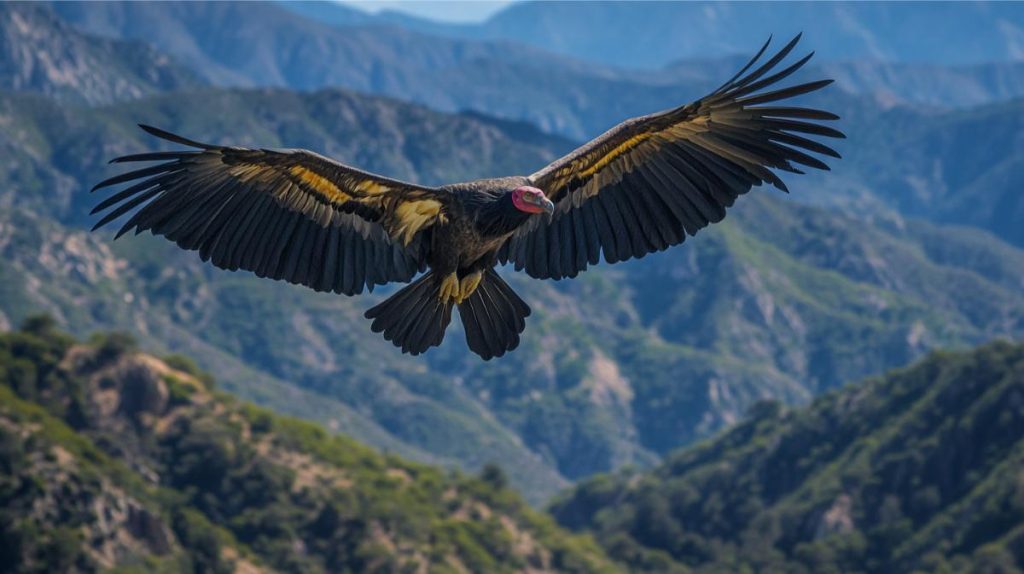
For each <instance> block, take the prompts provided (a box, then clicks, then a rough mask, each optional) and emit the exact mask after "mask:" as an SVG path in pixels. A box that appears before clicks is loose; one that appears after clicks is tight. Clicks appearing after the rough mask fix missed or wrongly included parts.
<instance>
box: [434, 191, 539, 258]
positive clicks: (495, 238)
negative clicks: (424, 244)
mask: <svg viewBox="0 0 1024 574" xmlns="http://www.w3.org/2000/svg"><path fill="white" fill-rule="evenodd" d="M529 185H530V182H529V180H528V179H527V178H525V177H502V178H496V179H482V180H477V181H470V182H464V183H456V184H451V185H446V186H442V187H441V188H440V189H441V190H443V191H445V192H448V193H450V194H451V196H452V201H451V207H450V208H449V210H448V211H447V213H446V215H445V220H446V221H444V222H440V223H439V224H435V225H434V228H433V230H432V232H431V235H432V237H431V240H432V241H431V250H430V254H429V255H428V258H427V264H428V265H429V266H430V268H431V269H434V270H435V271H440V272H442V273H444V274H448V273H451V272H458V273H459V274H465V273H470V272H473V271H481V270H483V269H484V268H485V267H493V266H494V265H495V263H496V262H497V251H498V249H499V248H500V247H501V245H502V244H503V243H504V242H505V241H506V240H508V238H509V237H510V236H511V235H512V233H513V232H515V230H516V229H518V228H519V226H520V225H522V224H523V223H526V220H527V219H529V217H530V214H529V213H526V212H523V211H519V210H518V209H516V208H515V206H514V205H513V204H512V199H511V198H512V192H513V191H514V190H515V189H517V188H519V187H528V186H529Z"/></svg>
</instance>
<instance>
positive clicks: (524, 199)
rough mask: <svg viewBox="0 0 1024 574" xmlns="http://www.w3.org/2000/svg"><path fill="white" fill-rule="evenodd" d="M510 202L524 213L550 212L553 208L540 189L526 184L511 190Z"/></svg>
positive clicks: (553, 205)
mask: <svg viewBox="0 0 1024 574" xmlns="http://www.w3.org/2000/svg"><path fill="white" fill-rule="evenodd" d="M512 204H513V205H515V206H516V209H518V210H519V211H524V212H526V213H551V212H552V211H554V208H555V204H553V203H551V201H549V200H548V198H547V196H545V195H544V192H543V191H542V190H540V189H537V188H536V187H530V186H528V185H524V186H522V187H517V188H515V189H514V190H512Z"/></svg>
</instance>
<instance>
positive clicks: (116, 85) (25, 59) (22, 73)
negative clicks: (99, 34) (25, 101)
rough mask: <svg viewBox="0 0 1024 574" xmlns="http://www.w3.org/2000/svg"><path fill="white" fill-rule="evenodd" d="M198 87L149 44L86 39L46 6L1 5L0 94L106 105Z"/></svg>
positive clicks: (193, 77)
mask: <svg viewBox="0 0 1024 574" xmlns="http://www.w3.org/2000/svg"><path fill="white" fill-rule="evenodd" d="M201 83H202V82H200V80H199V79H198V76H196V75H195V74H194V73H192V72H190V71H188V70H186V69H185V68H182V67H180V66H178V65H177V64H176V63H175V62H174V61H173V60H171V58H169V57H167V56H164V55H162V54H159V53H158V52H157V51H156V50H154V49H153V48H152V47H150V46H148V45H147V44H144V43H141V42H132V41H121V40H108V39H100V38H94V37H90V36H87V35H85V34H83V33H81V32H79V31H78V30H77V29H75V28H73V27H72V26H70V25H68V24H65V23H64V22H63V21H61V20H60V19H59V18H57V16H55V15H54V14H53V13H52V12H51V11H50V10H49V9H48V8H47V7H46V6H45V5H44V4H41V3H38V4H37V3H23V2H5V3H3V4H2V5H0V90H10V91H18V92H37V93H42V94H46V95H47V96H50V97H53V98H55V99H58V100H61V101H64V102H68V103H75V104H106V103H110V102H114V101H118V100H127V99H134V98H139V97H142V96H144V95H147V94H153V93H156V92H160V91H165V90H175V89H182V88H189V87H196V86H199V85H201Z"/></svg>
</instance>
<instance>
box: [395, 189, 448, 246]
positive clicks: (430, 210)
mask: <svg viewBox="0 0 1024 574" xmlns="http://www.w3.org/2000/svg"><path fill="white" fill-rule="evenodd" d="M440 213H441V202H439V201H437V200H436V199H421V200H418V201H407V202H403V203H399V204H398V206H397V207H396V208H395V220H396V224H395V226H394V233H392V235H393V236H396V237H398V238H400V239H401V240H402V243H403V244H405V245H408V244H409V242H410V241H412V238H413V236H414V235H416V233H417V232H418V231H419V230H420V229H423V228H424V227H425V226H427V225H429V224H431V223H433V221H434V220H435V219H438V218H439V214H440Z"/></svg>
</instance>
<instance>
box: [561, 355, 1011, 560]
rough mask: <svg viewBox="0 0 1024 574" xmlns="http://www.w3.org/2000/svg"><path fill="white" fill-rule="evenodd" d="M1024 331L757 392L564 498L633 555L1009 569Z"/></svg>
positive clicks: (572, 513) (576, 520)
mask: <svg viewBox="0 0 1024 574" xmlns="http://www.w3.org/2000/svg"><path fill="white" fill-rule="evenodd" d="M1022 469H1024V346H1022V345H1020V344H1010V343H1005V342H1000V343H993V344H990V345H986V346H984V347H981V348H979V349H977V350H975V351H971V352H963V353H948V352H947V353H936V354H933V355H931V356H929V357H928V358H927V359H925V360H923V361H921V362H919V363H917V364H915V365H914V366H912V367H909V368H906V369H901V370H898V371H893V372H890V373H889V374H887V375H885V376H883V377H877V378H874V379H870V380H868V381H865V382H863V383H860V384H856V385H851V386H849V387H847V388H844V389H843V390H840V391H836V392H832V393H829V394H826V395H825V396H823V397H821V398H819V399H818V400H816V401H815V402H814V403H813V404H812V405H811V406H810V407H807V408H801V409H790V408H786V407H784V406H782V405H780V404H778V403H775V402H765V403H761V404H759V405H758V406H756V407H755V408H754V409H753V410H752V411H751V415H750V417H749V418H748V419H747V420H746V421H745V422H743V423H742V424H740V425H737V426H736V427H734V428H733V429H731V430H730V431H729V432H726V433H724V434H722V435H720V436H718V437H716V438H715V439H713V440H710V441H706V442H703V443H701V444H699V445H697V446H694V447H691V448H688V449H684V450H681V451H679V452H676V453H674V454H672V455H670V456H668V457H667V458H666V459H665V461H664V462H663V463H662V464H660V465H659V466H658V467H657V468H655V469H654V470H653V471H651V472H649V473H628V472H627V473H620V474H618V475H614V476H607V475H606V476H601V477H597V478H593V479H590V480H587V481H585V482H584V483H583V484H581V485H580V486H578V487H577V488H576V489H574V490H573V491H572V492H571V493H569V494H567V495H566V496H564V497H563V498H562V499H560V500H559V501H557V502H556V503H555V504H554V506H553V509H552V511H553V513H554V515H555V516H556V517H557V519H558V520H559V522H561V523H562V524H563V525H566V526H569V527H571V528H574V529H577V530H583V531H591V532H594V533H595V534H596V535H597V537H598V540H599V541H600V542H601V543H602V544H604V545H605V547H607V548H608V549H609V552H610V553H611V554H612V556H613V557H614V558H616V559H618V560H620V561H622V562H624V563H628V564H630V567H631V569H632V570H633V571H650V572H672V571H676V572H747V571H756V572H792V573H800V572H808V573H810V572H845V573H856V572H943V573H954V572H957V573H968V572H976V573H994V572H1000V573H1010V572H1020V569H1021V568H1022V567H1024V490H1022V486H1021V485H1022V480H1024V474H1022Z"/></svg>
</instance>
